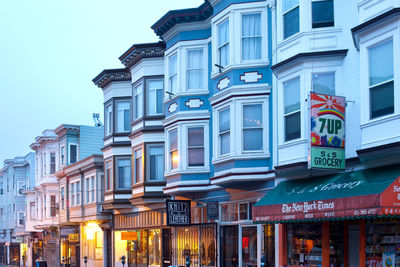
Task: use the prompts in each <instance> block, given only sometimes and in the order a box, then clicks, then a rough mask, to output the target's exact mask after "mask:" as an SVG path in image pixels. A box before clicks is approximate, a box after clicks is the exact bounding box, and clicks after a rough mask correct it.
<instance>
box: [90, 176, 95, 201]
mask: <svg viewBox="0 0 400 267" xmlns="http://www.w3.org/2000/svg"><path fill="white" fill-rule="evenodd" d="M94 183H95V180H94V176H92V177H90V202H94V188H95V186H94Z"/></svg>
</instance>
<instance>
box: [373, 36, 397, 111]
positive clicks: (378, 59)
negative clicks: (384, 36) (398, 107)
mask: <svg viewBox="0 0 400 267" xmlns="http://www.w3.org/2000/svg"><path fill="white" fill-rule="evenodd" d="M368 56H369V58H368V59H369V101H370V103H369V107H370V119H375V118H377V117H381V116H385V115H388V114H392V113H394V70H393V40H389V41H386V42H383V43H380V44H378V45H376V46H373V47H370V48H369V49H368Z"/></svg>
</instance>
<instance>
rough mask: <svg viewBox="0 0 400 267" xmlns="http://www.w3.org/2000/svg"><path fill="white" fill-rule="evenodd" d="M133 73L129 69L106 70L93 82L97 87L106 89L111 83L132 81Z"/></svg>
mask: <svg viewBox="0 0 400 267" xmlns="http://www.w3.org/2000/svg"><path fill="white" fill-rule="evenodd" d="M130 80H131V72H130V71H129V69H106V70H103V71H102V72H101V73H100V74H99V75H97V76H96V77H95V78H94V79H93V80H92V81H93V83H94V84H95V85H97V86H98V87H100V88H101V89H104V88H105V87H106V86H107V85H109V84H110V83H111V82H116V81H118V82H120V81H130Z"/></svg>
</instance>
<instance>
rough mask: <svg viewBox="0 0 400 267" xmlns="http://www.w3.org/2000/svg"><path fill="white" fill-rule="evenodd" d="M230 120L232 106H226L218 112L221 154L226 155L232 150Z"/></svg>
mask: <svg viewBox="0 0 400 267" xmlns="http://www.w3.org/2000/svg"><path fill="white" fill-rule="evenodd" d="M230 120H231V119H230V108H225V109H223V110H221V111H219V112H218V125H219V128H218V142H219V155H225V154H228V153H229V152H230V132H231V125H230Z"/></svg>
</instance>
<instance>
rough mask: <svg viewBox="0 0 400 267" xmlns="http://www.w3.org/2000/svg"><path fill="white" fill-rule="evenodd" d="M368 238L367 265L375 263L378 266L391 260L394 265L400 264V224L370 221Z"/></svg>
mask: <svg viewBox="0 0 400 267" xmlns="http://www.w3.org/2000/svg"><path fill="white" fill-rule="evenodd" d="M366 239H367V240H366V247H365V250H366V256H367V265H368V264H373V263H375V264H376V266H379V265H380V266H382V263H384V262H386V261H389V262H390V261H391V262H392V266H400V224H397V223H393V222H390V221H387V222H386V221H379V222H368V223H367V225H366ZM393 261H394V262H393ZM383 265H384V266H387V265H386V264H383Z"/></svg>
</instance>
